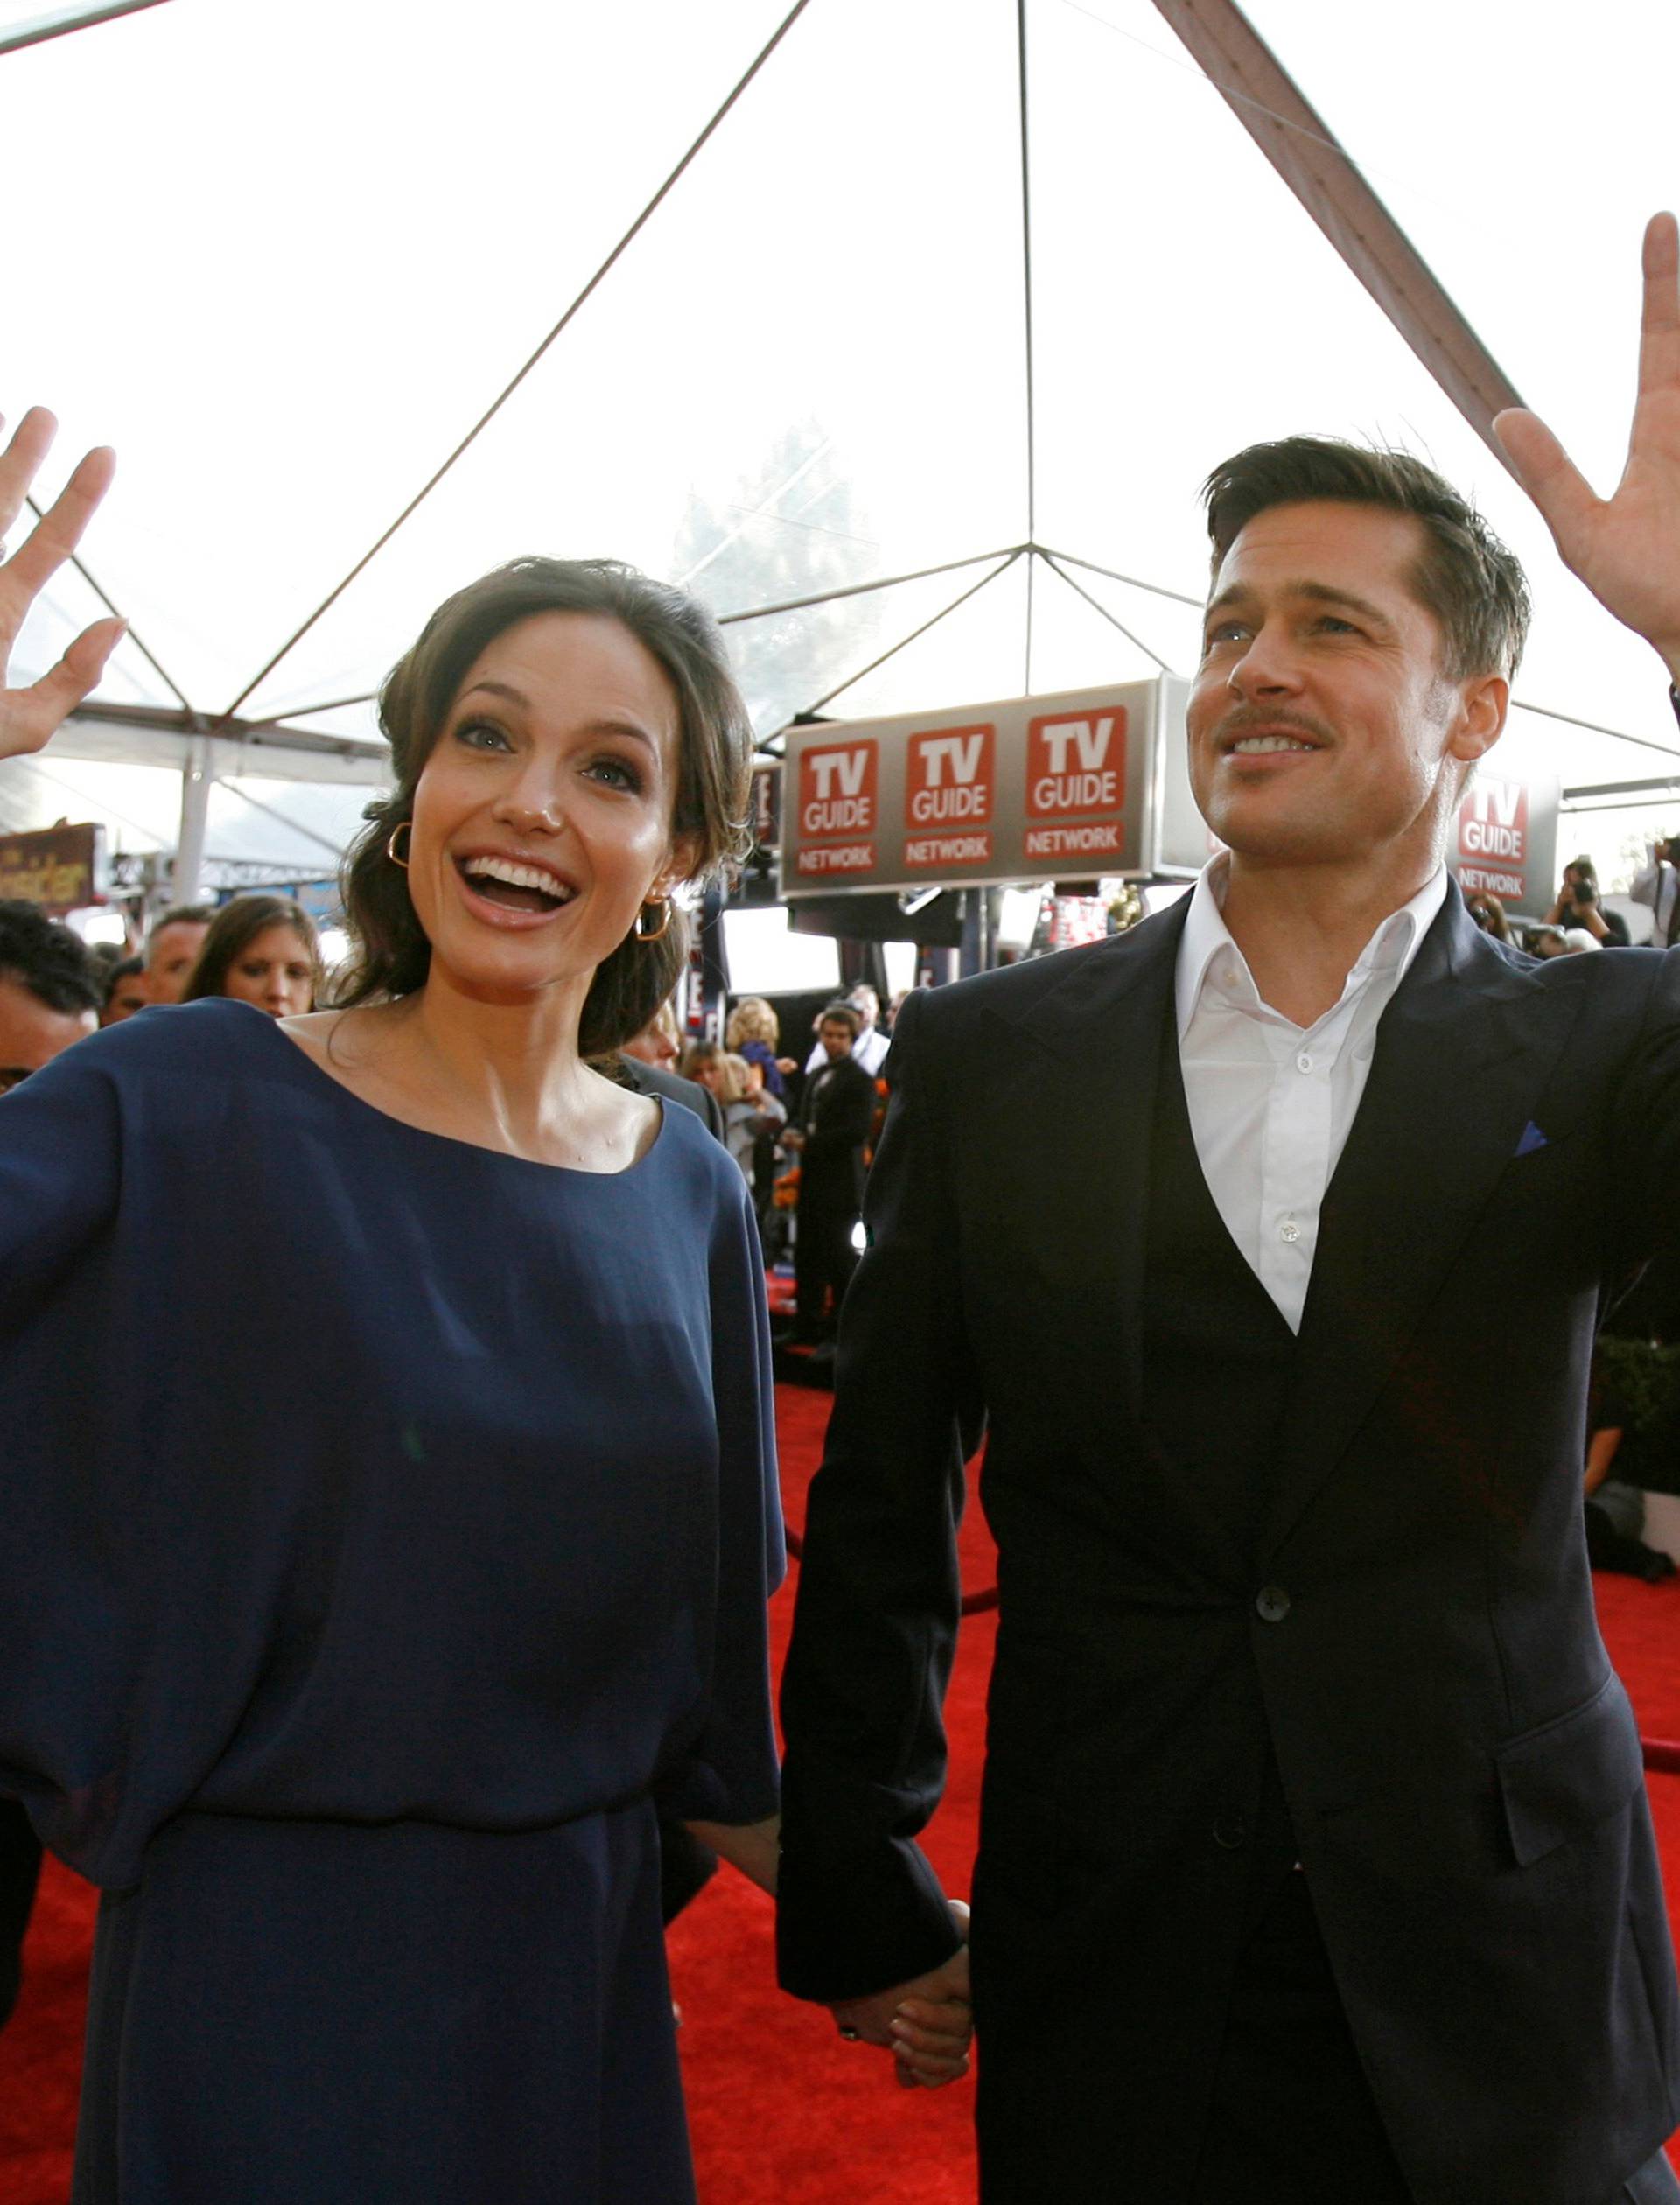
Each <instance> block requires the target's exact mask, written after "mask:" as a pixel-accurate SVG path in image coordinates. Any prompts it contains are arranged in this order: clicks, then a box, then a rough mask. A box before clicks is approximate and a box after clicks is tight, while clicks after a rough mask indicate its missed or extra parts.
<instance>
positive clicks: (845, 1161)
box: [799, 1057, 875, 1216]
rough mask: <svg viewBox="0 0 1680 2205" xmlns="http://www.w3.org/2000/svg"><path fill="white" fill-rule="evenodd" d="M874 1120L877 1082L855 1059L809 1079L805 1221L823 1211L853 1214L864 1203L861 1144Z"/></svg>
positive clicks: (803, 1161) (803, 1118)
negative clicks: (817, 1208) (830, 1210)
mask: <svg viewBox="0 0 1680 2205" xmlns="http://www.w3.org/2000/svg"><path fill="white" fill-rule="evenodd" d="M874 1117H875V1082H874V1081H873V1080H872V1079H871V1077H870V1076H869V1074H868V1073H867V1072H865V1069H864V1068H863V1066H862V1065H861V1064H859V1063H858V1060H857V1058H856V1057H842V1058H840V1059H839V1061H838V1062H837V1063H835V1064H832V1065H828V1066H823V1067H820V1068H818V1069H817V1070H816V1071H815V1072H813V1073H810V1074H809V1075H808V1076H807V1078H806V1082H805V1094H804V1097H803V1100H802V1102H801V1104H800V1112H799V1123H800V1126H801V1129H802V1131H803V1133H804V1135H805V1145H804V1146H803V1148H802V1150H801V1151H800V1157H799V1202H800V1208H801V1209H802V1211H804V1212H805V1213H806V1215H808V1216H809V1214H810V1212H811V1211H812V1210H813V1209H814V1208H816V1207H818V1205H819V1204H820V1205H821V1206H822V1207H823V1208H826V1209H842V1210H849V1211H853V1212H855V1211H856V1210H857V1208H858V1205H859V1204H860V1203H861V1202H862V1201H863V1199H864V1144H865V1141H866V1140H868V1138H869V1129H870V1126H871V1125H872V1123H873V1122H874Z"/></svg>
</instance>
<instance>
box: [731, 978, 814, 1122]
mask: <svg viewBox="0 0 1680 2205" xmlns="http://www.w3.org/2000/svg"><path fill="white" fill-rule="evenodd" d="M779 1040H781V1021H780V1019H778V1018H777V1017H776V1014H775V1012H774V1010H773V1009H772V1008H771V1006H770V1005H769V1004H767V1002H766V1001H765V999H764V998H763V997H762V996H743V997H742V998H741V999H740V1001H739V1003H738V1004H737V1005H735V1008H734V1009H733V1010H732V1012H730V1014H729V1023H728V1025H727V1026H725V1028H724V1044H725V1047H726V1048H730V1049H732V1050H733V1051H734V1052H735V1054H737V1055H738V1056H743V1057H745V1058H746V1061H747V1062H748V1063H749V1064H756V1065H757V1066H758V1068H759V1071H760V1075H761V1076H762V1078H763V1081H764V1085H765V1087H766V1089H767V1091H768V1092H769V1093H770V1094H771V1095H773V1096H774V1097H775V1099H776V1101H777V1102H778V1103H784V1104H785V1103H786V1102H787V1100H788V1082H787V1076H786V1075H788V1073H790V1072H796V1071H797V1070H798V1069H799V1067H798V1065H797V1064H796V1063H795V1061H794V1059H793V1058H792V1057H779V1056H778V1055H777V1054H776V1044H777V1042H778V1041H779Z"/></svg>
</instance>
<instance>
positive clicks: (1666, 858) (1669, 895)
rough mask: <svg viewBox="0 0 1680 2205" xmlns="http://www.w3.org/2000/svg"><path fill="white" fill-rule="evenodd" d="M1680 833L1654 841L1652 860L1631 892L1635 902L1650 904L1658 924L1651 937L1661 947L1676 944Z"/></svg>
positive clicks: (1679, 897)
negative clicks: (1661, 840) (1663, 839)
mask: <svg viewBox="0 0 1680 2205" xmlns="http://www.w3.org/2000/svg"><path fill="white" fill-rule="evenodd" d="M1677 891H1680V835H1670V836H1669V837H1667V839H1666V840H1665V841H1663V842H1654V843H1653V844H1651V854H1650V862H1649V864H1648V865H1646V866H1645V867H1644V869H1643V870H1642V872H1640V873H1638V874H1637V875H1636V876H1635V880H1634V885H1633V886H1632V887H1631V888H1630V889H1629V890H1628V894H1629V895H1630V896H1631V897H1632V898H1633V900H1634V901H1635V903H1642V904H1646V905H1649V907H1650V910H1651V913H1652V915H1653V917H1654V918H1655V919H1656V927H1655V928H1654V929H1653V931H1652V935H1651V940H1652V942H1653V943H1654V944H1655V945H1656V948H1657V949H1670V948H1671V947H1672V946H1673V943H1674V939H1675V931H1676V926H1675V922H1676V919H1677V916H1680V894H1677Z"/></svg>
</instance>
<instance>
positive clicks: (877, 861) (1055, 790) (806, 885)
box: [781, 682, 1160, 899]
mask: <svg viewBox="0 0 1680 2205" xmlns="http://www.w3.org/2000/svg"><path fill="white" fill-rule="evenodd" d="M1159 704H1160V697H1159V683H1155V682H1131V683H1120V684H1118V685H1117V686H1113V687H1110V688H1107V689H1101V690H1070V691H1068V692H1067V693H1066V694H1064V695H1061V696H1056V697H1011V698H1008V699H1005V700H1004V701H1002V702H999V703H997V704H970V705H963V706H958V707H955V708H953V709H951V710H949V711H935V712H924V713H919V714H903V715H900V716H899V717H896V718H892V719H879V720H856V721H850V722H835V723H830V725H819V726H814V727H795V728H790V729H789V730H788V736H787V749H786V752H785V768H784V772H783V775H782V809H781V893H782V894H783V896H784V897H787V898H789V899H792V898H796V897H799V896H813V895H831V894H832V893H834V891H835V890H836V889H837V888H872V889H882V888H896V889H901V890H907V891H914V890H917V889H925V888H928V887H929V886H933V885H935V884H938V885H939V886H947V887H961V886H970V885H972V886H989V885H993V884H997V883H1000V882H1005V881H1012V880H1045V879H1096V878H1097V877H1099V876H1100V875H1103V874H1105V873H1124V872H1146V871H1148V870H1149V869H1150V866H1151V865H1152V857H1153V852H1152V839H1153V824H1154V803H1153V789H1154V758H1155V751H1156V746H1157V744H1158V741H1159V731H1158V718H1159Z"/></svg>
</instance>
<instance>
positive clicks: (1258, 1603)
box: [1254, 1585, 1289, 1623]
mask: <svg viewBox="0 0 1680 2205" xmlns="http://www.w3.org/2000/svg"><path fill="white" fill-rule="evenodd" d="M1254 1607H1255V1613H1256V1614H1257V1615H1258V1616H1259V1618H1260V1621H1262V1622H1263V1623H1281V1622H1282V1621H1283V1620H1284V1618H1285V1616H1286V1615H1287V1614H1289V1595H1288V1593H1285V1590H1284V1588H1283V1586H1281V1585H1263V1586H1261V1588H1260V1591H1259V1593H1258V1594H1257V1597H1256V1599H1255V1603H1254Z"/></svg>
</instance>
